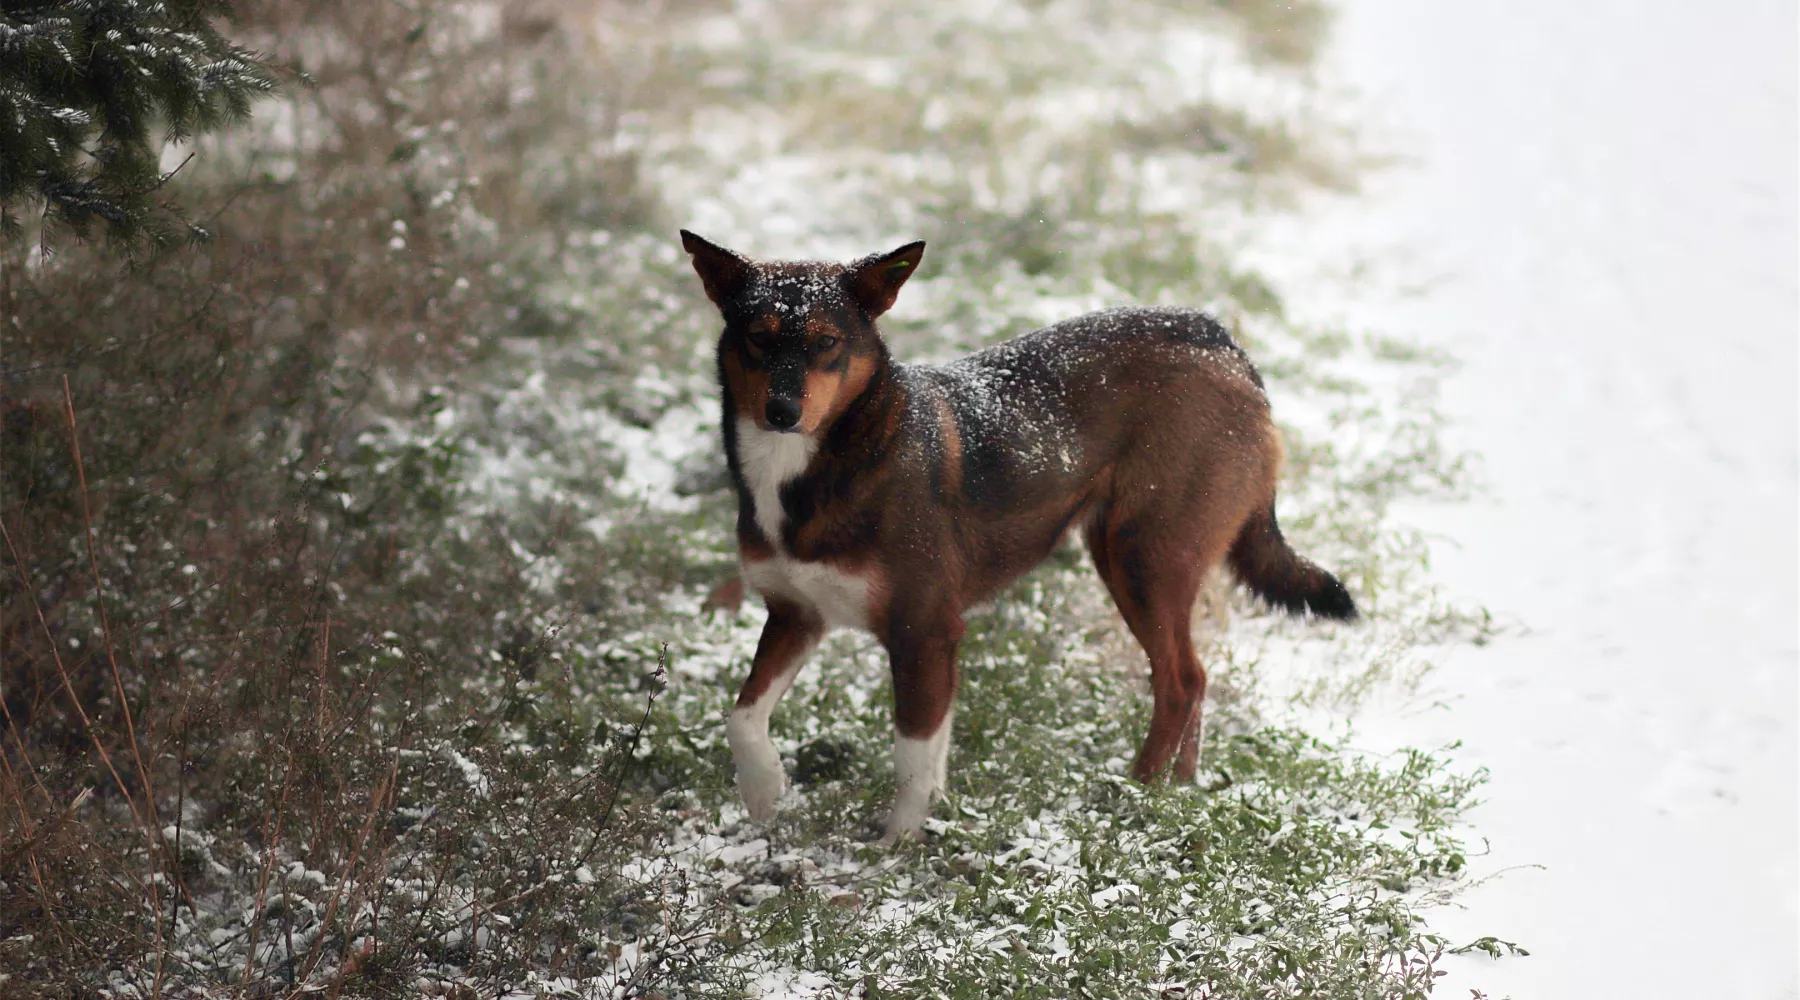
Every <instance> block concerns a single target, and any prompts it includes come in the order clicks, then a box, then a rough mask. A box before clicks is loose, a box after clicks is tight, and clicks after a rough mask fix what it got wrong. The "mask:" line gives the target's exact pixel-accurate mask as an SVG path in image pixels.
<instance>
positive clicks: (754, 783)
mask: <svg viewBox="0 0 1800 1000" xmlns="http://www.w3.org/2000/svg"><path fill="white" fill-rule="evenodd" d="M772 765H773V766H771V764H770V763H759V764H755V765H751V766H747V767H745V766H740V767H739V768H738V794H740V795H742V796H743V797H744V809H745V810H746V811H748V812H749V813H750V819H751V820H753V821H755V822H757V823H767V822H768V821H769V820H770V819H772V818H774V816H775V805H776V803H777V802H779V801H781V796H782V794H783V793H785V792H786V791H787V774H786V773H784V772H783V771H782V770H781V761H780V759H779V758H777V759H775V760H774V761H773V762H772Z"/></svg>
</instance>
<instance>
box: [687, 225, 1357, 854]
mask: <svg viewBox="0 0 1800 1000" xmlns="http://www.w3.org/2000/svg"><path fill="white" fill-rule="evenodd" d="M681 241H682V246H683V247H685V248H686V249H687V252H688V253H689V254H690V255H692V258H693V264H694V269H695V270H696V271H698V272H699V274H700V280H701V282H702V283H704V285H705V286H706V294H707V296H708V297H710V298H711V299H712V301H713V302H714V303H715V304H716V305H717V306H718V307H719V312H720V313H721V314H723V316H724V318H725V330H724V333H723V334H722V335H721V336H720V337H719V347H718V364H719V385H720V388H721V390H722V391H723V395H724V431H725V454H726V457H727V459H728V461H729V463H730V466H731V479H732V482H733V484H734V485H735V486H736V488H737V494H738V522H737V534H738V553H739V556H740V558H741V560H742V564H743V579H744V580H745V581H746V582H748V584H749V585H750V587H752V588H753V589H755V590H756V591H757V592H759V593H760V594H762V596H763V599H764V600H765V601H766V602H767V603H768V608H769V620H768V623H767V625H765V626H764V628H763V633H762V640H761V641H760V642H759V643H758V645H757V648H756V658H755V661H754V662H753V663H752V665H751V668H750V677H749V679H748V680H746V681H745V682H744V687H743V690H742V691H741V692H740V693H739V695H738V699H737V706H736V708H735V709H734V710H733V711H732V713H731V716H730V719H729V721H728V724H727V732H728V735H729V738H730V741H731V751H732V756H733V758H734V759H735V761H736V763H737V780H738V788H739V790H740V791H741V792H742V793H743V796H744V802H745V804H746V805H747V806H748V808H749V812H750V816H751V817H752V818H753V819H755V820H759V821H760V820H764V819H767V818H768V817H769V816H770V815H771V814H772V813H773V812H774V809H775V803H776V800H777V799H778V798H780V796H781V794H782V791H783V789H784V787H785V786H786V778H785V776H784V774H783V773H782V767H781V759H780V757H779V756H778V755H777V754H776V752H775V747H774V744H772V743H771V742H770V740H769V732H768V727H769V715H770V713H771V712H772V711H773V709H774V707H775V703H776V702H777V701H778V700H779V699H780V698H781V696H782V695H783V694H784V693H786V691H787V689H788V686H789V685H790V684H791V683H792V682H793V679H794V675H795V674H796V673H797V672H798V670H799V667H800V663H801V661H802V659H803V658H804V657H805V656H806V655H807V653H808V652H810V651H811V650H812V648H813V647H814V646H815V645H816V644H817V643H818V642H819V639H820V638H821V637H822V636H824V634H825V631H826V629H828V628H830V627H832V626H840V625H841V626H851V627H855V628H861V629H866V630H867V631H869V632H872V633H874V635H875V636H876V637H877V638H878V639H880V640H881V642H882V644H883V645H884V646H885V647H886V648H887V652H888V657H889V660H890V662H891V669H892V671H893V678H894V728H895V740H894V768H895V772H896V778H897V780H898V793H897V795H896V800H895V803H894V809H893V812H892V813H891V814H890V816H889V818H888V824H887V829H888V832H889V835H890V836H892V835H898V834H903V833H908V832H911V831H914V830H916V829H918V827H919V825H920V824H921V823H922V822H923V821H924V819H925V817H926V815H927V814H928V812H929V810H930V808H931V802H932V799H933V797H934V796H935V795H936V794H937V793H938V792H939V791H940V790H941V789H942V788H943V785H944V767H945V760H946V755H947V752H948V750H949V736H950V715H951V707H952V703H953V701H954V699H955V697H956V687H957V666H956V647H957V642H958V640H959V639H960V638H961V636H962V634H963V620H962V614H963V611H964V609H965V608H968V607H969V606H970V605H972V604H975V603H977V602H980V601H982V600H985V599H987V598H989V597H991V596H992V595H993V594H994V593H995V592H996V591H998V590H999V589H1000V588H1001V587H1004V586H1005V585H1006V584H1008V583H1009V582H1011V581H1012V580H1014V579H1016V578H1018V577H1019V576H1020V575H1021V574H1023V573H1025V572H1026V571H1027V570H1030V569H1031V568H1032V567H1033V566H1035V565H1037V563H1038V562H1039V561H1041V560H1042V559H1043V558H1044V557H1045V556H1046V555H1048V554H1049V553H1050V551H1051V550H1052V549H1053V548H1054V547H1055V546H1056V545H1057V543H1058V541H1059V540H1060V539H1061V538H1062V537H1063V536H1064V534H1065V533H1066V532H1068V531H1069V530H1070V529H1071V528H1079V529H1080V530H1081V531H1082V532H1083V534H1084V535H1085V538H1086V541H1087V547H1088V551H1089V552H1090V553H1091V554H1092V555H1093V559H1094V565H1095V567H1096V568H1097V569H1098V570H1099V571H1100V576H1101V578H1102V579H1104V580H1105V581H1106V586H1107V588H1108V589H1109V590H1110V591H1111V593H1112V597H1113V600H1114V602H1115V603H1117V605H1118V607H1119V611H1120V613H1121V614H1123V615H1124V618H1125V621H1126V623H1127V624H1129V625H1130V627H1131V631H1132V634H1134V635H1135V636H1137V639H1138V641H1139V642H1140V643H1142V644H1143V647H1144V651H1145V652H1146V653H1148V654H1149V656H1150V683H1151V688H1152V691H1153V693H1154V696H1155V707H1154V709H1153V711H1152V715H1151V719H1150V732H1149V735H1148V736H1147V737H1146V738H1145V739H1144V745H1143V748H1142V749H1141V750H1139V751H1138V755H1137V760H1136V762H1135V763H1134V764H1133V765H1132V769H1131V773H1132V775H1133V776H1134V777H1136V778H1138V779H1139V780H1143V781H1149V780H1153V779H1155V778H1157V777H1159V776H1161V775H1162V774H1163V773H1164V771H1165V770H1166V769H1168V768H1169V766H1170V764H1171V762H1172V763H1173V769H1174V775H1175V777H1176V778H1178V779H1181V780H1189V779H1191V778H1192V777H1193V774H1194V767H1195V763H1196V761H1197V758H1198V755H1199V736H1200V704H1201V700H1202V699H1203V697H1204V696H1205V693H1206V671H1205V670H1204V669H1203V668H1202V667H1201V665H1200V661H1199V659H1198V658H1197V657H1196V656H1195V655H1194V648H1193V642H1192V639H1191V636H1190V631H1189V622H1190V617H1191V614H1192V611H1193V607H1194V602H1195V598H1196V596H1197V594H1198V592H1199V588H1200V586H1201V583H1202V581H1203V580H1204V578H1205V576H1206V574H1207V572H1208V571H1209V570H1211V569H1212V568H1213V567H1214V566H1216V565H1218V564H1219V563H1220V562H1221V561H1225V562H1228V563H1229V564H1230V566H1231V568H1232V569H1233V570H1234V571H1235V572H1236V575H1237V576H1238V578H1239V579H1240V580H1242V581H1243V582H1244V583H1245V584H1247V585H1248V586H1249V587H1250V589H1251V590H1253V591H1255V592H1256V593H1257V594H1258V595H1260V596H1261V597H1262V598H1263V599H1265V600H1267V601H1269V602H1270V603H1272V604H1274V605H1276V606H1278V607H1281V608H1284V609H1286V610H1288V611H1291V612H1296V613H1299V612H1305V611H1310V612H1311V613H1313V614H1314V615H1318V616H1321V617H1326V618H1339V619H1351V618H1355V617H1356V605H1355V603H1354V602H1353V601H1352V600H1351V598H1350V595H1349V593H1348V592H1347V591H1345V589H1344V587H1343V585H1342V584H1341V583H1339V582H1338V581H1337V579H1336V578H1335V577H1333V576H1332V575H1331V574H1330V573H1328V572H1326V571H1325V570H1323V569H1320V568H1319V567H1318V566H1316V565H1314V564H1313V563H1311V562H1309V561H1307V560H1306V559H1304V558H1302V557H1300V556H1299V555H1296V554H1295V553H1294V550H1293V549H1291V548H1289V547H1288V544H1287V542H1286V541H1284V540H1283V539H1282V536H1281V529H1280V528H1279V527H1277V526H1276V523H1275V483H1276V479H1277V477H1278V475H1279V474H1280V470H1281V460H1282V447H1281V440H1280V437H1279V435H1278V433H1277V431H1276V429H1275V425H1274V423H1273V422H1272V421H1271V420H1270V418H1269V401H1268V398H1267V397H1266V396H1265V395H1264V393H1263V387H1262V380H1261V378H1260V377H1259V376H1258V375H1257V373H1256V369H1255V367H1254V366H1252V365H1251V363H1250V360H1249V359H1248V358H1247V357H1245V355H1244V352H1243V351H1242V350H1241V349H1240V348H1239V347H1238V346H1237V344H1236V343H1235V342H1233V340H1232V339H1231V337H1230V335H1229V334H1227V333H1226V332H1225V330H1224V329H1223V328H1222V327H1220V325H1219V324H1218V323H1217V322H1215V321H1213V320H1212V319H1211V318H1210V317H1208V316H1206V315H1205V314H1203V313H1200V312H1197V311H1194V310H1189V309H1117V310H1111V311H1107V312H1100V313H1095V314H1092V315H1089V316H1083V317H1080V318H1077V319H1072V320H1068V321H1066V322H1062V323H1058V324H1056V325H1054V326H1050V327H1047V328H1045V329H1042V330H1038V331H1036V332H1034V333H1029V334H1026V335H1025V336H1023V337H1020V338H1018V339H1017V340H1013V341H1009V342H1007V343H1004V344H1001V345H999V346H997V347H993V348H989V349H988V350H985V351H982V352H980V353H979V354H975V355H972V356H970V357H968V358H964V359H962V360H960V361H957V362H954V363H952V364H949V365H945V366H942V367H931V366H925V365H902V364H897V363H895V362H894V361H893V360H892V359H891V358H890V357H889V356H888V350H887V346H886V345H885V344H884V343H883V342H882V339H881V335H880V334H879V333H878V332H877V331H876V329H875V319H876V317H878V316H880V315H881V314H882V313H884V312H886V311H887V310H888V308H889V307H890V306H892V305H893V304H894V297H895V295H896V294H898V293H899V291H900V286H901V285H903V284H905V282H906V279H907V278H908V277H909V276H911V274H912V273H913V271H914V270H916V269H917V268H918V266H919V260H920V258H921V257H922V256H923V255H924V252H925V244H924V243H909V244H907V245H906V246H903V247H901V248H900V249H898V250H895V251H893V252H892V253H886V254H878V255H875V256H872V257H865V258H863V259H862V260H859V261H855V262H853V263H850V264H835V263H821V262H773V263H758V262H753V261H751V260H749V259H747V258H745V257H743V256H741V255H739V254H736V253H734V252H732V251H730V250H726V249H725V248H723V247H719V246H715V245H714V244H712V243H709V242H707V241H706V240H703V239H701V238H700V237H698V236H695V235H694V234H693V233H690V232H687V231H685V230H684V231H682V234H681Z"/></svg>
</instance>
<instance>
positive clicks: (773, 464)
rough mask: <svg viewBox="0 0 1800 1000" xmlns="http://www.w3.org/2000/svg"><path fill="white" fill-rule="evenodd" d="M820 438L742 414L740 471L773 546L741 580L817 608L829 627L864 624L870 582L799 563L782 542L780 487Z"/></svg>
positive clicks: (805, 462)
mask: <svg viewBox="0 0 1800 1000" xmlns="http://www.w3.org/2000/svg"><path fill="white" fill-rule="evenodd" d="M817 450H818V442H817V441H815V440H813V439H812V438H811V437H808V436H807V435H804V434H781V433H778V432H775V431H765V430H763V429H762V428H760V427H758V426H756V423H755V421H752V420H749V419H747V418H744V417H739V418H738V423H737V455H738V471H740V472H741V473H743V476H744V485H746V486H748V487H749V488H750V502H751V503H752V504H754V505H755V510H754V511H752V514H753V516H754V517H755V518H756V526H757V527H759V528H761V529H762V533H763V537H764V538H766V539H768V541H769V544H770V545H771V546H772V547H773V548H774V549H775V555H774V556H773V557H771V558H768V559H759V560H756V561H755V562H746V563H744V582H745V583H748V584H749V585H750V586H751V587H752V588H753V589H755V590H756V591H757V592H758V593H760V594H762V595H763V596H765V597H784V598H786V599H788V600H790V601H795V602H798V603H800V604H805V605H807V606H809V607H812V608H815V609H817V610H818V612H819V614H820V616H821V617H823V618H824V619H825V621H826V622H828V623H829V624H832V625H843V626H848V627H850V628H867V627H868V622H869V581H868V579H867V578H866V577H863V576H859V575H857V574H854V573H846V572H844V571H842V570H840V569H838V568H837V567H835V566H832V565H829V564H827V563H818V562H802V561H800V560H798V559H794V558H793V557H791V556H789V555H788V554H787V551H786V549H785V547H784V546H783V545H782V542H781V528H782V522H783V520H784V519H785V516H786V515H785V513H784V512H783V511H782V509H781V485H782V484H783V483H785V482H787V481H788V480H790V479H793V478H794V477H796V476H798V475H800V474H801V473H802V472H805V471H806V466H807V465H808V463H810V462H811V461H812V458H813V453H814V452H816V451H817Z"/></svg>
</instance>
